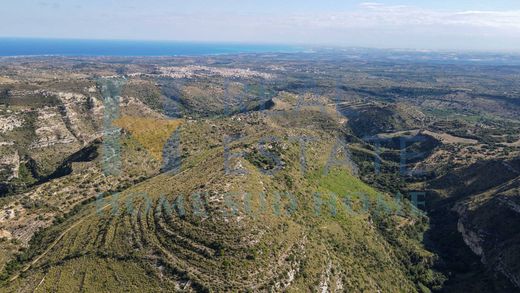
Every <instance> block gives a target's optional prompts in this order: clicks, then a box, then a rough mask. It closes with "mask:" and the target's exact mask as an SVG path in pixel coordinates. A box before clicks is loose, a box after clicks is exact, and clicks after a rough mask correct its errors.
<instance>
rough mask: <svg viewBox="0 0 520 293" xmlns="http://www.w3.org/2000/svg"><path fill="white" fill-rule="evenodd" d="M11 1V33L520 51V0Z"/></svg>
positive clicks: (3, 27) (1, 30)
mask: <svg viewBox="0 0 520 293" xmlns="http://www.w3.org/2000/svg"><path fill="white" fill-rule="evenodd" d="M3 2H4V3H2V5H1V6H0V12H1V14H0V15H1V17H0V36H9V37H52V38H88V39H138V40H191V41H222V42H226V41H235V42H253V43H301V44H330V45H342V46H364V47H390V48H421V49H473V50H506V51H520V1H519V0H428V1H426V0H416V1H412V0H393V1H392V0H381V1H374V2H364V1H354V0H336V1H333V0H315V1H310V0H205V1H202V0H184V1H177V0H146V1H144V0H124V1H123V0H81V1H80V0H16V1H14V0H13V1H3ZM0 45H1V44H0Z"/></svg>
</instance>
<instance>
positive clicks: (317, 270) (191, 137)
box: [8, 112, 434, 292]
mask: <svg viewBox="0 0 520 293" xmlns="http://www.w3.org/2000/svg"><path fill="white" fill-rule="evenodd" d="M323 115H325V114H323V113H320V112H315V113H314V114H312V115H309V117H312V118H309V120H308V121H307V123H308V124H309V125H310V124H312V125H314V126H316V125H325V126H327V130H328V131H324V130H322V129H319V127H318V128H317V127H314V128H313V129H312V130H310V129H309V127H308V126H306V125H302V126H301V127H300V128H297V129H287V128H285V127H282V126H283V125H284V124H286V123H287V122H288V121H286V120H284V119H285V118H284V117H283V115H282V116H277V117H276V118H273V117H271V116H269V115H265V114H262V113H252V114H244V115H239V116H238V117H240V118H241V119H233V118H232V119H229V118H225V119H216V120H205V121H204V120H203V121H200V122H195V123H189V124H184V125H182V126H181V127H180V131H181V136H184V137H185V138H186V139H185V140H183V142H185V144H184V145H183V148H184V149H185V150H186V154H185V156H183V157H184V158H185V159H184V161H183V164H182V169H181V170H180V172H178V173H175V172H169V173H163V174H161V175H158V176H155V177H153V178H150V179H148V180H146V181H144V182H142V183H139V184H137V185H135V186H133V187H131V188H129V189H127V190H125V191H123V192H121V193H119V194H111V195H107V196H106V197H104V198H101V197H100V198H98V200H97V201H96V202H93V203H91V204H88V205H85V206H84V208H82V209H81V210H79V211H78V212H77V213H76V214H73V215H70V216H69V217H68V218H67V219H66V220H65V221H64V222H63V223H61V224H59V225H55V226H52V227H51V228H49V229H47V230H45V232H43V233H40V234H38V236H37V237H36V238H35V239H36V240H35V241H32V242H31V247H30V249H29V250H28V253H27V255H26V259H27V262H26V263H25V264H23V265H22V266H21V267H20V268H19V269H18V270H14V273H13V274H12V275H11V276H10V278H9V279H10V280H11V281H10V282H9V281H8V288H9V289H8V291H18V290H21V291H22V292H29V291H35V292H48V291H54V290H58V291H64V290H71V291H79V292H123V291H127V290H143V291H147V292H168V291H172V290H186V291H247V290H252V291H272V290H275V291H281V290H289V291H294V292H299V291H302V290H313V291H315V290H318V291H319V290H332V291H342V290H351V289H354V288H356V289H360V288H361V289H362V290H368V291H375V290H379V289H380V288H392V290H393V291H400V290H404V291H415V290H419V287H417V286H418V285H416V284H428V282H434V278H433V277H432V276H433V275H431V274H432V273H431V272H430V273H429V271H428V268H427V267H428V265H427V264H428V263H431V261H432V260H433V258H432V257H433V256H432V255H431V254H430V253H428V252H427V251H426V250H424V249H422V248H421V246H420V244H419V238H418V235H419V233H420V231H417V230H416V225H410V223H416V222H417V221H424V216H423V215H422V214H421V213H419V212H414V211H415V210H414V209H413V208H412V207H411V205H410V204H406V203H405V202H401V203H400V204H399V203H398V202H396V201H395V200H393V199H392V198H391V197H390V196H389V195H386V194H382V193H381V194H380V193H378V192H377V191H376V190H374V189H372V188H370V187H368V186H367V185H365V184H363V183H362V182H361V181H360V180H359V179H357V178H355V177H354V176H352V174H351V171H350V169H349V166H335V167H331V168H330V169H328V170H327V171H326V170H325V169H326V167H325V166H326V165H327V162H328V161H329V160H330V156H331V151H332V150H333V149H334V148H335V146H334V143H335V141H336V140H335V137H334V133H331V132H330V128H329V127H330V125H334V124H336V125H338V126H337V127H338V128H337V131H340V129H341V128H340V127H339V126H340V124H338V122H337V121H335V120H334V119H333V118H331V117H327V116H326V115H325V116H323ZM312 119H319V121H321V122H320V123H319V124H316V121H312ZM331 119H332V120H331ZM327 120H328V122H326V123H325V122H324V121H327ZM215 129H218V130H223V131H224V133H230V134H231V133H234V132H235V131H236V130H240V131H241V133H240V134H241V135H240V138H239V139H236V140H234V141H232V142H231V143H229V145H227V146H226V147H223V146H222V142H221V140H222V139H223V138H222V137H221V132H220V131H216V130H215ZM296 135H312V136H313V137H320V138H322V139H320V140H319V141H314V142H311V143H309V147H308V148H306V150H305V154H304V155H305V157H306V158H307V160H306V165H305V166H306V168H305V172H303V171H304V170H303V168H302V165H301V150H300V147H299V145H298V141H295V140H294V139H290V137H291V136H296ZM263 137H277V138H278V139H277V140H276V141H274V140H273V141H270V142H269V143H268V148H267V149H269V150H270V152H271V153H272V154H275V155H276V156H277V157H278V158H279V159H280V161H279V162H280V165H281V168H278V169H277V168H276V167H275V166H271V165H269V164H268V163H266V164H262V165H257V164H258V162H259V161H262V162H265V161H266V160H267V158H265V157H262V156H265V155H266V154H265V153H263V152H261V151H259V149H257V148H259V147H260V146H258V145H257V143H258V141H262V138H263ZM219 142H221V143H220V145H219ZM226 151H231V152H233V153H237V152H244V153H246V154H245V155H244V156H233V157H232V158H231V159H230V161H229V162H225V160H226V158H228V157H229V156H226ZM248 154H249V155H248ZM268 161H269V160H267V162H268ZM225 166H231V167H229V168H226V167H225ZM269 168H271V169H269ZM269 170H271V171H274V170H277V172H267V171H269ZM316 194H318V195H316ZM368 206H370V207H371V208H366V207H368ZM385 227H386V228H385ZM389 227H392V229H394V230H393V231H395V233H393V234H392V233H388V232H387V231H388V229H387V228H389ZM414 259H417V260H419V261H416V260H414ZM409 262H412V263H409ZM408 267H409V268H414V269H415V270H417V273H416V274H415V275H411V274H410V272H409V271H408ZM410 276H413V277H410ZM428 276H430V277H428ZM428 285H432V284H428Z"/></svg>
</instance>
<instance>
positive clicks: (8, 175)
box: [0, 151, 20, 181]
mask: <svg viewBox="0 0 520 293" xmlns="http://www.w3.org/2000/svg"><path fill="white" fill-rule="evenodd" d="M19 170H20V156H19V155H18V151H15V152H14V154H12V155H2V156H1V157H0V176H1V177H5V178H0V179H1V180H2V181H4V180H5V181H10V180H12V179H13V178H18V176H19ZM2 175H3V176H2Z"/></svg>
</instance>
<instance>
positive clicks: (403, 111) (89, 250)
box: [0, 53, 520, 292]
mask: <svg viewBox="0 0 520 293" xmlns="http://www.w3.org/2000/svg"><path fill="white" fill-rule="evenodd" d="M519 72H520V68H518V67H515V66H510V67H507V68H503V67H500V66H487V65H480V66H477V65H471V64H469V65H468V64H466V65H450V64H440V65H439V64H411V63H408V62H395V63H393V64H389V63H388V62H378V61H372V62H364V61H360V60H358V59H350V58H349V57H348V56H343V55H341V54H340V53H334V54H332V55H327V54H316V55H312V56H310V55H302V56H295V55H294V54H279V55H277V56H274V57H273V56H269V57H267V56H262V55H247V54H244V55H239V56H231V55H230V56H225V55H224V56H218V57H216V56H214V57H204V58H202V57H198V58H190V57H178V58H132V59H130V58H61V57H52V58H51V57H49V58H15V59H9V58H5V59H2V60H1V61H0V154H1V157H0V169H1V170H0V176H1V178H0V194H2V198H0V204H1V209H0V239H1V240H0V247H1V251H2V252H1V253H0V267H1V268H2V275H1V281H2V288H3V289H2V290H3V291H6V292H49V291H52V292H71V291H80V292H81V291H83V292H120V291H121V292H123V291H132V292H138V291H144V290H146V291H151V292H171V291H185V292H192V291H193V292H206V291H219V292H220V291H228V292H245V291H255V292H258V291H260V292H264V291H270V292H273V291H290V292H302V291H312V292H316V291H318V292H344V291H347V292H351V291H352V292H431V291H443V292H460V291H461V290H463V291H472V292H514V291H515V290H518V288H519V287H520V266H519V265H518V264H519V263H520V259H519V258H520V255H519V254H518V253H517V251H518V245H519V243H520V242H519V241H520V238H519V235H520V234H519V230H518V228H517V227H516V225H515V223H518V221H519V220H520V219H519V215H520V198H519V196H520V195H519V185H518V182H520V181H519V180H520V179H519V176H520V163H519V160H518V158H519V156H518V154H519V151H520V145H518V143H517V142H518V141H520V135H519V134H518V133H519V132H518V130H519V128H520V121H518V120H517V117H518V114H519V112H520V108H519V107H520V103H519V102H518V100H517V99H518V97H517V94H518V93H519V92H520V89H519V88H518V86H519V85H516V87H515V85H514V82H513V81H514V80H515V78H516V76H518V74H519ZM497 77H499V78H497Z"/></svg>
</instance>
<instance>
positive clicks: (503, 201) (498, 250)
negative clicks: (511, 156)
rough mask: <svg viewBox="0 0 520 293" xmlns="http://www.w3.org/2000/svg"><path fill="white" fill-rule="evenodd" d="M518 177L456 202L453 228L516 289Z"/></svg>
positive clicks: (519, 259)
mask: <svg viewBox="0 0 520 293" xmlns="http://www.w3.org/2000/svg"><path fill="white" fill-rule="evenodd" d="M519 186H520V179H515V180H512V181H510V182H508V183H506V184H504V185H502V186H500V187H499V188H498V189H493V190H491V191H490V192H486V193H483V194H480V195H477V196H475V197H474V198H472V199H471V200H470V201H467V202H464V203H460V204H458V205H457V206H456V208H455V210H456V211H457V213H458V214H459V215H460V218H459V221H458V224H457V228H458V231H459V232H460V233H461V235H462V238H463V239H464V242H465V243H466V245H467V246H468V247H469V248H470V249H471V250H472V251H473V252H474V253H475V254H476V255H478V256H480V259H481V261H482V263H484V264H485V265H487V266H489V267H491V268H493V269H494V270H497V271H499V272H501V273H502V274H503V275H504V276H506V277H507V278H508V279H509V280H510V281H511V282H512V283H513V284H515V285H516V286H517V287H518V288H520V266H519V263H520V254H519V253H518V247H520V228H519V227H518V223H520V189H519Z"/></svg>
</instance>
